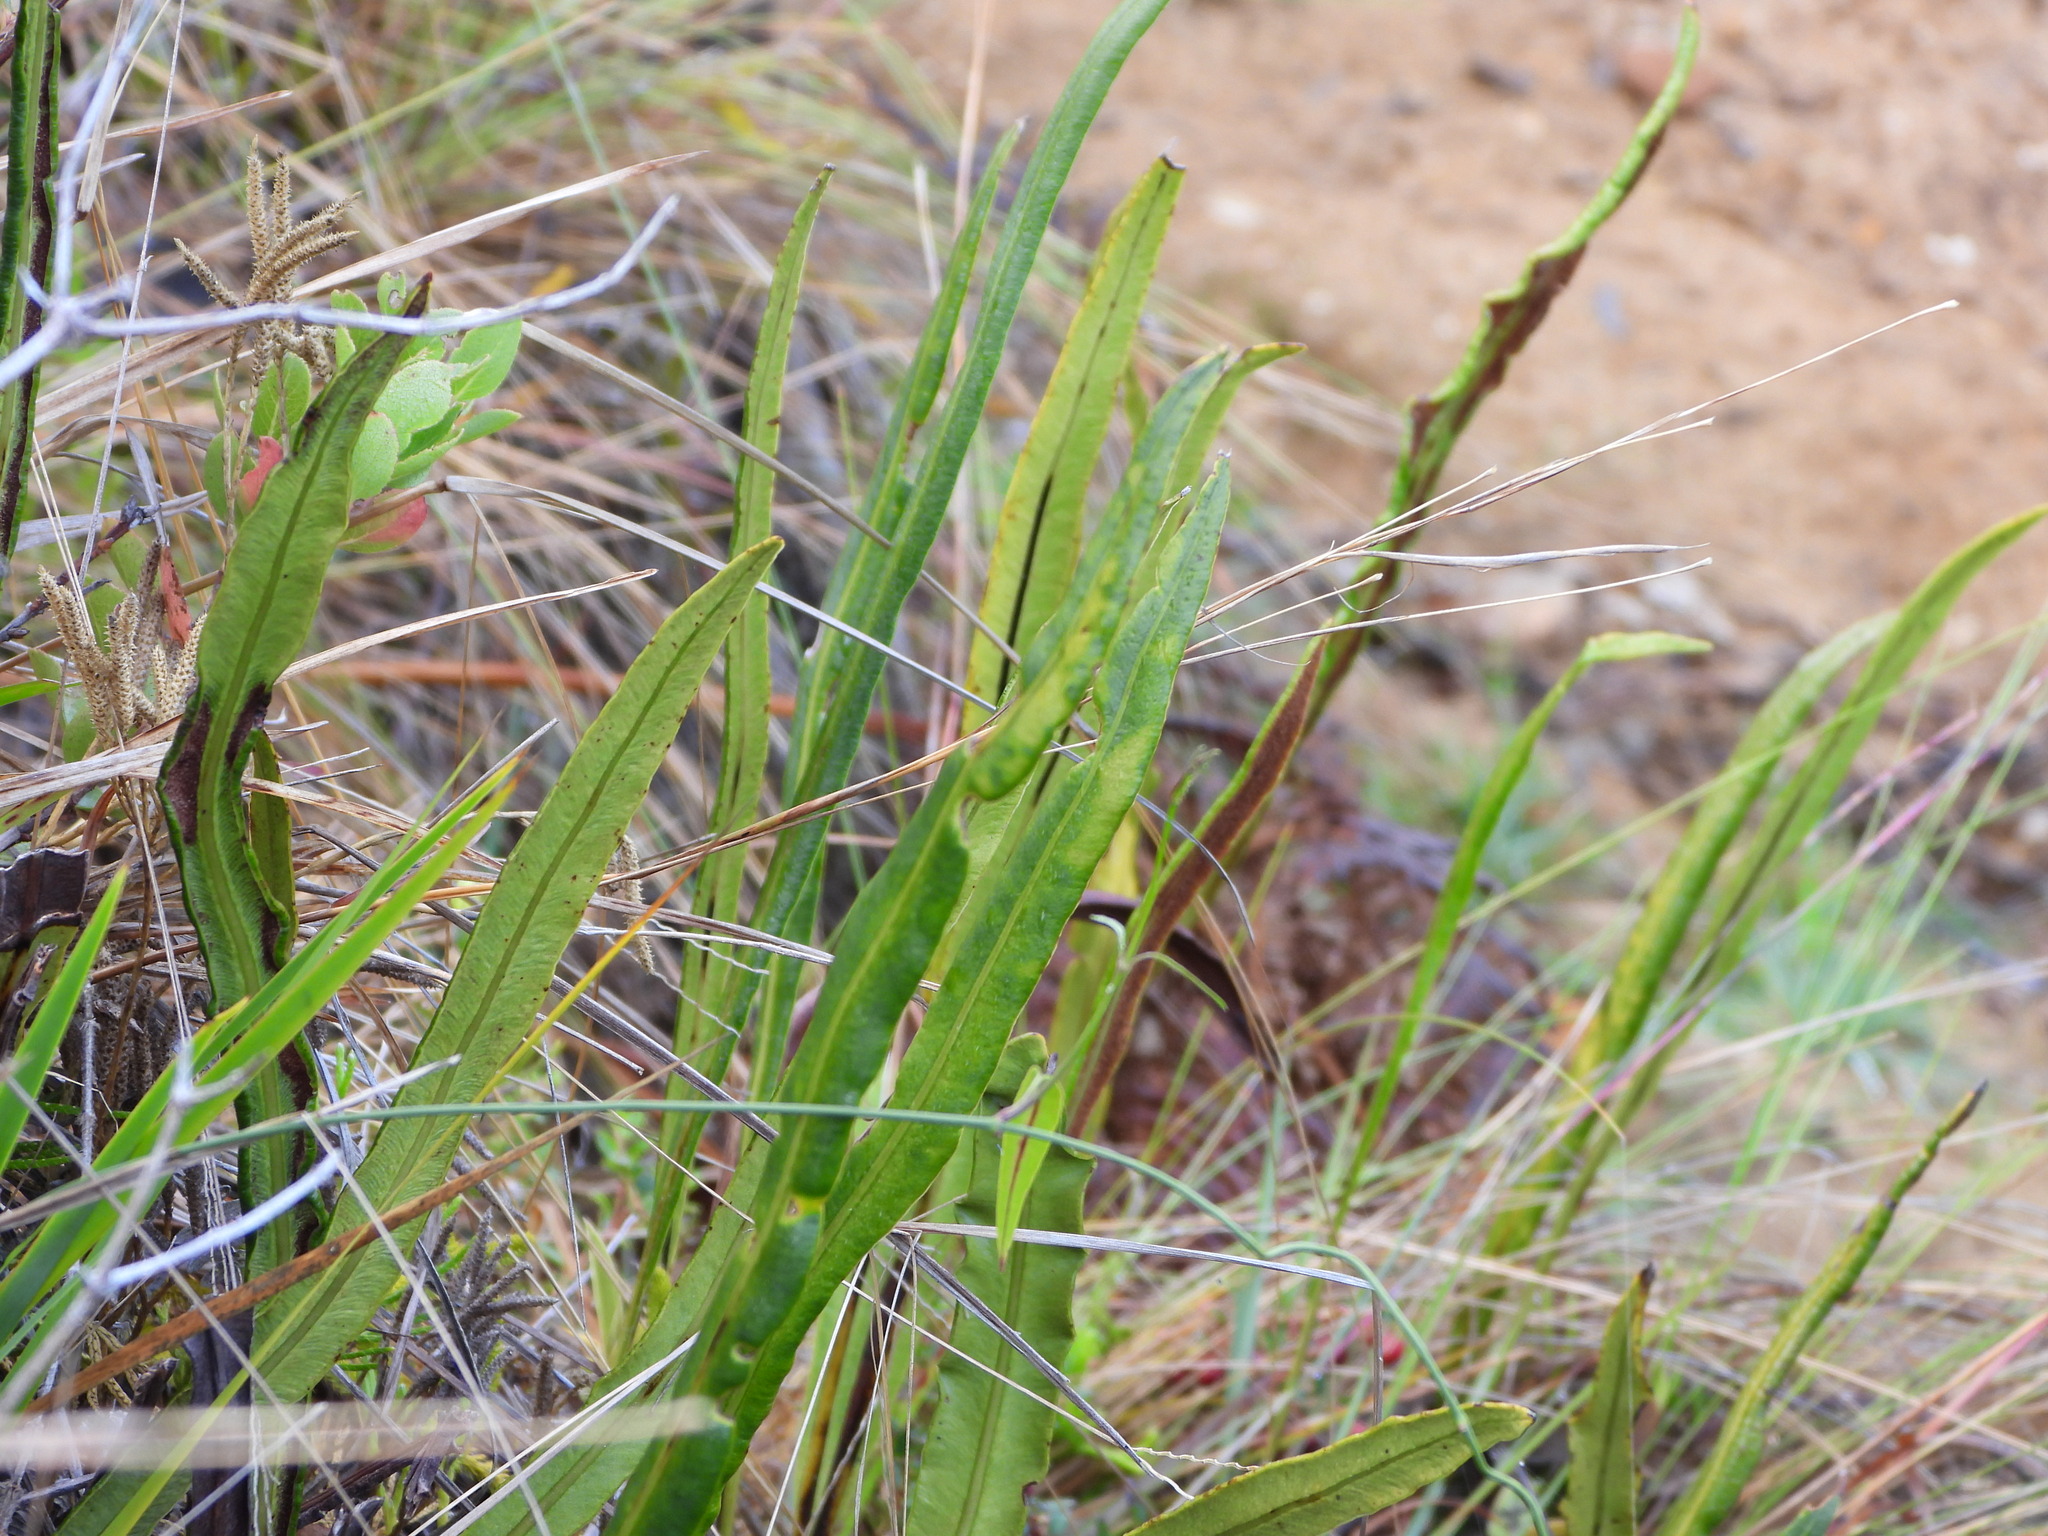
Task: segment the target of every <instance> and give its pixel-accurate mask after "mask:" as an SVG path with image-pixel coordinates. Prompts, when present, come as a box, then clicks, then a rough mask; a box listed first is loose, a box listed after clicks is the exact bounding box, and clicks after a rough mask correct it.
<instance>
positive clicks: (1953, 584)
mask: <svg viewBox="0 0 2048 1536" xmlns="http://www.w3.org/2000/svg"><path fill="white" fill-rule="evenodd" d="M2043 517H2048V507H2036V508H2034V509H2033V510H2032V511H2029V512H2022V513H2020V514H2019V515H2018V516H2017V517H2009V518H2007V519H2006V520H2005V521H2004V522H2001V523H1998V524H1995V525H1994V526H1992V527H1991V528H1988V529H1986V530H1985V531H1984V532H1983V533H1981V534H1979V535H1978V536H1977V537H1976V538H1974V539H1972V540H1971V541H1970V542H1969V543H1968V544H1966V545H1964V546H1963V547H1962V548H1961V549H1959V550H1957V551H1956V552H1955V553H1954V554H1953V555H1951V556H1949V558H1948V559H1946V560H1944V561H1943V562H1942V563H1941V565H1940V566H1939V567H1937V568H1936V569H1935V571H1934V573H1933V574H1932V575H1930V576H1929V577H1928V578H1927V579H1926V580H1925V581H1924V582H1922V583H1921V584H1920V586H1919V588H1918V589H1917V590H1915V592H1914V593H1913V595H1912V596H1911V597H1910V598H1908V599H1907V600H1906V602H1905V604H1904V605H1903V606H1902V607H1901V608H1900V609H1899V616H1898V617H1897V618H1896V619H1894V620H1893V621H1892V623H1891V625H1890V627H1889V628H1887V629H1886V630H1885V632H1884V638H1883V639H1882V640H1880V641H1879V642H1878V643H1877V647H1876V649H1875V650H1873V651H1872V652H1871V655H1870V660H1869V661H1868V662H1867V663H1865V665H1864V668H1863V670H1862V672H1861V673H1859V674H1858V675H1857V678H1856V683H1855V686H1854V687H1852V688H1851V689H1850V690H1849V696H1848V697H1847V698H1846V699H1844V700H1843V701H1842V707H1841V708H1840V709H1839V710H1837V711H1836V712H1835V714H1834V717H1833V718H1832V719H1831V720H1830V721H1829V722H1828V727H1827V729H1826V731H1824V732H1823V733H1822V735H1821V739H1820V741H1819V742H1818V743H1816V745H1815V746H1814V749H1813V752H1812V754H1811V755H1810V756H1809V757H1808V758H1807V760H1806V762H1805V763H1803V764H1802V765H1801V766H1800V770H1799V773H1798V775H1797V777H1795V778H1794V779H1793V781H1792V782H1791V783H1790V784H1789V785H1788V786H1787V787H1786V790H1785V792H1784V793H1783V794H1781V795H1780V796H1779V797H1778V799H1777V803H1776V806H1775V808H1774V810H1773V813H1772V814H1771V816H1770V817H1769V818H1768V819H1767V820H1766V822H1765V825H1764V828H1763V830H1762V831H1761V832H1760V833H1759V835H1758V837H1757V839H1756V842H1755V843H1754V844H1753V845H1752V846H1751V848H1750V850H1749V852H1748V854H1747V855H1746V856H1745V858H1744V860H1743V862H1742V864H1741V865H1740V866H1739V867H1738V869H1737V870H1736V871H1735V874H1734V877H1733V878H1732V879H1731V880H1730V881H1729V883H1728V888H1727V891H1726V893H1725V895H1724V897H1723V899H1722V900H1721V902H1720V904H1719V906H1718V908H1717V910H1716V912H1715V919H1714V926H1715V928H1716V929H1717V930H1718V932H1717V935H1716V943H1717V945H1718V947H1719V948H1720V949H1721V951H1722V953H1723V954H1724V955H1737V954H1740V953H1741V952H1742V950H1743V941H1744V940H1745V939H1746V938H1747V937H1748V935H1749V932H1750V930H1751V928H1752V927H1753V926H1754V924H1755V922H1756V920H1757V918H1758V917H1759V916H1761V911H1762V909H1761V907H1760V906H1759V905H1758V904H1757V902H1756V901H1755V899H1754V897H1755V895H1756V893H1757V891H1758V889H1759V888H1760V887H1761V885H1762V884H1763V883H1764V881H1765V880H1766V879H1768V877H1769V875H1770V873H1771V872H1772V871H1773V870H1775V869H1777V868H1778V867H1780V865H1782V863H1783V862H1784V861H1785V860H1786V859H1788V858H1790V857H1791V856H1792V854H1793V853H1794V852H1795V851H1796V850H1797V849H1798V848H1799V846H1800V845H1801V844H1802V843H1804V842H1805V841H1806V838H1807V836H1808V835H1809V834H1810V833H1811V832H1812V831H1813V829H1814V828H1815V827H1817V826H1819V825H1820V822H1821V818H1822V817H1824V816H1825V815H1827V812H1828V808H1829V807H1830V806H1831V805H1832V804H1833V803H1834V798H1835V795H1836V793H1837V792H1838V791H1839V790H1840V789H1841V787H1842V781H1843V780H1844V779H1846V778H1847V777H1848V776H1849V770H1850V768H1851V766H1853V764H1854V763H1855V760H1856V754H1857V753H1858V752H1859V751H1861V750H1862V748H1863V743H1864V742H1865V741H1867V740H1868V739H1869V738H1870V733H1871V732H1872V731H1873V730H1875V729H1876V728H1877V723H1878V720H1879V718H1880V716H1881V715H1882V714H1883V711H1884V708H1885V706H1886V705H1887V704H1888V703H1889V702H1890V701H1891V697H1892V695H1893V694H1894V693H1896V692H1898V690H1899V687H1900V685H1901V684H1903V683H1904V682H1905V680H1906V673H1907V672H1908V671H1909V670H1910V669H1911V668H1912V665H1913V663H1914V662H1915V661H1916V660H1918V659H1919V656H1920V653H1921V652H1922V651H1924V650H1925V649H1926V648H1927V645H1928V643H1929V642H1930V641H1931V640H1933V639H1934V637H1935V636H1936V635H1937V634H1939V633H1940V632H1941V626H1942V625H1943V624H1945V623H1947V622H1948V616H1949V614H1950V612H1952V611H1953V610H1954V608H1955V605H1956V602H1957V600H1958V599H1959V598H1961V596H1962V595H1963V593H1964V591H1965V590H1966V589H1967V588H1968V587H1969V585H1970V583H1972V582H1973V581H1975V580H1976V579H1977V577H1978V576H1979V575H1981V574H1982V573H1983V571H1984V569H1985V568H1986V567H1987V566H1989V565H1990V564H1991V562H1992V561H1994V560H1996V559H1997V558H1998V557H1999V556H2000V555H2002V554H2003V553H2005V551H2006V550H2007V549H2008V548H2009V547H2010V546H2011V545H2012V544H2013V542H2014V541H2015V540H2017V539H2018V538H2019V537H2020V536H2021V535H2022V534H2024V533H2026V532H2027V530H2029V529H2030V528H2032V527H2033V526H2034V525H2035V524H2036V523H2038V522H2040V521H2041V519H2042V518H2043ZM1725 963H1726V962H1724V965H1725Z"/></svg>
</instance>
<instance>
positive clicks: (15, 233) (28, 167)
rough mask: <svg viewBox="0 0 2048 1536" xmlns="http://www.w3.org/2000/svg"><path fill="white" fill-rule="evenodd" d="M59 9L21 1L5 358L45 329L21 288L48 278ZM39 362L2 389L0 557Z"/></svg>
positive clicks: (31, 422) (14, 523)
mask: <svg viewBox="0 0 2048 1536" xmlns="http://www.w3.org/2000/svg"><path fill="white" fill-rule="evenodd" d="M61 52H62V40H61V39H60V37H59V35H58V27H57V7H56V6H54V5H51V4H49V3H48V0H21V4H20V5H19V6H18V7H16V14H15V20H14V69H13V73H12V75H11V77H10V78H11V90H10V92H9V96H8V102H9V105H8V116H7V217H6V221H5V223H4V224H0V357H4V356H6V355H7V354H9V353H11V352H12V351H14V349H15V348H16V347H19V346H20V345H21V344H22V343H23V342H25V341H27V340H29V338H31V337H32V336H34V335H35V333H36V332H37V331H38V330H40V329H41V328H42V323H43V311H42V308H41V306H39V305H38V304H37V303H36V302H35V301H34V300H33V299H31V298H30V297H29V295H28V290H27V289H26V288H25V287H23V286H22V283H21V278H20V276H19V274H20V273H22V272H26V273H27V274H28V275H29V276H30V277H32V278H34V279H35V281H36V282H37V283H39V284H41V285H42V286H43V287H44V288H46V289H47V288H48V287H49V284H50V243H51V240H52V239H53V238H54V235H55V230H54V228H53V225H52V221H51V217H50V198H51V196H52V193H51V189H50V174H51V171H52V168H53V167H52V154H53V150H54V148H55V143H56V138H57V131H56V129H57V61H58V57H59V55H60V53H61ZM41 378H42V367H41V365H40V364H38V365H37V366H36V367H33V368H31V369H29V370H28V372H26V373H24V374H23V375H22V376H21V377H20V378H18V379H16V380H15V381H14V382H13V383H11V384H9V385H8V386H7V387H6V388H5V389H4V390H0V556H4V557H7V558H11V557H12V556H13V554H14V535H15V533H16V531H17V529H18V527H19V525H20V521H21V499H22V491H23V489H24V486H25V483H26V476H27V472H28V456H29V450H30V449H31V448H32V447H33V446H34V445H35V430H36V386H37V383H38V381H39V380H40V379H41Z"/></svg>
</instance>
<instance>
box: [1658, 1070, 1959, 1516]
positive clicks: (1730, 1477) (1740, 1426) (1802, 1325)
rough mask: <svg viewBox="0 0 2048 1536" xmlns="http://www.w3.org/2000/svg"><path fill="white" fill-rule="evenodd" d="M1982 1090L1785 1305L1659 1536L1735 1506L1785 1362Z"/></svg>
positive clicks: (1802, 1345) (1801, 1348)
mask: <svg viewBox="0 0 2048 1536" xmlns="http://www.w3.org/2000/svg"><path fill="white" fill-rule="evenodd" d="M1983 1096H1984V1090H1983V1088H1982V1087H1978V1088H1976V1089H1974V1090H1972V1091H1971V1092H1970V1093H1968V1094H1966V1095H1965V1096H1964V1098H1963V1100H1962V1102H1961V1103H1959V1104H1957V1105H1956V1107H1955V1108H1954V1109H1952V1110H1950V1111H1949V1113H1948V1115H1947V1117H1946V1118H1945V1119H1944V1120H1943V1121H1942V1122H1941V1124H1940V1125H1939V1126H1937V1127H1936V1128H1935V1132H1934V1134H1933V1135H1932V1136H1930V1137H1928V1138H1927V1141H1926V1142H1925V1143H1924V1144H1923V1145H1922V1146H1921V1148H1920V1150H1919V1151H1918V1152H1917V1153H1915V1154H1914V1156H1913V1159H1912V1161H1911V1162H1909V1163H1908V1164H1907V1165H1906V1167H1905V1168H1904V1170H1903V1171H1901V1172H1900V1174H1899V1176H1898V1177H1897V1178H1896V1179H1894V1180H1893V1181H1892V1185H1891V1188H1889V1189H1888V1190H1886V1191H1885V1193H1884V1198H1883V1199H1881V1200H1879V1201H1878V1202H1877V1205H1876V1206H1875V1207H1874V1208H1873V1209H1872V1210H1871V1212H1870V1214H1869V1215H1868V1216H1866V1217H1865V1218H1864V1219H1863V1224H1862V1225H1861V1226H1859V1227H1858V1228H1857V1229H1856V1230H1855V1231H1854V1232H1852V1233H1850V1234H1849V1235H1848V1236H1847V1237H1845V1238H1844V1239H1842V1242H1841V1244H1840V1245H1839V1246H1838V1247H1837V1248H1836V1249H1835V1251H1834V1252H1833V1253H1832V1254H1830V1255H1829V1256H1828V1261H1827V1263H1826V1264H1824V1265H1822V1266H1821V1271H1820V1274H1819V1275H1817V1276H1816V1277H1815V1278H1814V1281H1813V1284H1811V1285H1809V1286H1808V1287H1807V1288H1806V1289H1805V1291H1803V1292H1802V1293H1801V1294H1800V1297H1799V1299H1798V1300H1797V1301H1795V1302H1794V1303H1793V1304H1792V1309H1791V1310H1790V1311H1789V1312H1787V1313H1786V1314H1785V1320H1784V1322H1782V1323H1780V1324H1779V1325H1778V1331H1777V1333H1776V1334H1775V1335H1773V1336H1772V1338H1771V1342H1770V1344H1769V1346H1768V1347H1766V1348H1765V1350H1764V1352H1763V1357H1762V1358H1761V1359H1759V1360H1758V1361H1757V1363H1756V1365H1755V1366H1754V1367H1753V1368H1752V1369H1751V1370H1750V1373H1749V1377H1748V1379H1747V1380H1746V1381H1744V1382H1743V1384H1742V1390H1741V1391H1740V1392H1738V1393H1736V1394H1735V1401H1734V1403H1733V1404H1732V1405H1731V1406H1730V1407H1729V1409H1728V1416H1727V1418H1725V1419H1724V1420H1723V1421H1722V1424H1721V1433H1720V1435H1719V1436H1718V1437H1717V1438H1716V1439H1715V1441H1714V1448H1713V1450H1712V1451H1710V1452H1709V1453H1708V1455H1707V1460H1706V1465H1704V1466H1703V1467H1701V1468H1700V1470H1699V1471H1698V1472H1697V1473H1696V1474H1694V1477H1693V1480H1692V1484H1691V1486H1690V1487H1688V1488H1687V1490H1686V1493H1685V1496H1684V1497H1683V1498H1682V1499H1680V1500H1679V1501H1678V1503H1677V1504H1676V1505H1674V1506H1673V1507H1672V1510H1671V1513H1670V1514H1668V1515H1666V1516H1665V1517H1664V1523H1663V1524H1662V1525H1660V1526H1659V1527H1658V1528H1657V1529H1658V1533H1659V1536H1711V1533H1712V1532H1714V1531H1718V1530H1719V1529H1720V1528H1721V1526H1722V1524H1723V1523H1724V1522H1725V1521H1726V1520H1727V1519H1728V1517H1729V1516H1730V1515H1731V1514H1733V1513H1734V1512H1735V1506H1736V1504H1737V1503H1739V1502H1740V1501H1741V1498H1742V1490H1743V1488H1744V1486H1745V1485H1746V1484H1747V1483H1748V1482H1749V1478H1750V1474H1751V1473H1752V1472H1754V1471H1755V1470H1756V1465H1757V1462H1758V1461H1759V1460H1760V1459H1762V1456H1763V1451H1764V1435H1765V1432H1766V1431H1767V1430H1768V1429H1769V1428H1770V1422H1771V1417H1772V1408H1773V1405H1774V1404H1775V1402H1776V1401H1777V1398H1778V1393H1779V1389H1780V1388H1782V1387H1783V1386H1784V1384H1785V1381H1786V1378H1787V1377H1789V1376H1790V1375H1791V1374H1792V1370H1793V1367H1795V1366H1796V1365H1798V1363H1799V1357H1800V1356H1801V1355H1802V1354H1804V1353H1805V1351H1806V1346H1807V1345H1808V1344H1809V1343H1811V1342H1812V1340H1813V1336H1814V1335H1815V1334H1816V1333H1818V1332H1819V1331H1820V1326H1821V1324H1823V1323H1824V1322H1826V1321H1827V1319H1828V1314H1829V1313H1831V1312H1833V1311H1834V1310H1835V1307H1836V1305H1837V1303H1839V1302H1840V1301H1841V1300H1842V1298H1843V1297H1844V1296H1847V1295H1848V1294H1849V1292H1850V1291H1851V1290H1852V1289H1853V1288H1854V1287H1855V1284H1856V1282H1857V1280H1859V1279H1860V1278H1862V1275H1863V1271H1864V1269H1865V1268H1866V1267H1868V1265H1869V1263H1870V1261H1871V1259H1872V1258H1874V1257H1875V1256H1876V1254H1877V1247H1878V1244H1880V1243H1882V1242H1883V1241H1884V1235H1885V1233H1886V1232H1888V1231H1890V1230H1891V1224H1892V1218H1893V1217H1894V1216H1895V1215H1897V1214H1898V1209H1899V1204H1900V1202H1901V1201H1903V1200H1904V1199H1905V1198H1906V1196H1907V1194H1908V1193H1910V1192H1911V1190H1912V1188H1913V1186H1914V1185H1915V1184H1918V1183H1919V1182H1920V1176H1921V1175H1922V1174H1924V1173H1926V1172H1927V1169H1928V1166H1929V1165H1930V1164H1931V1163H1933V1161H1934V1157H1935V1154H1936V1153H1937V1152H1939V1151H1940V1150H1941V1144H1942V1143H1943V1142H1944V1141H1946V1140H1948V1138H1949V1137H1950V1136H1951V1135H1953V1134H1954V1133H1955V1131H1956V1130H1957V1128H1958V1127H1960V1126H1961V1125H1962V1123H1963V1122H1964V1121H1965V1120H1967V1119H1969V1117H1970V1112H1971V1111H1972V1110H1974V1109H1975V1108H1976V1107H1977V1103H1978V1101H1979V1100H1980V1099H1981V1098H1983Z"/></svg>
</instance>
